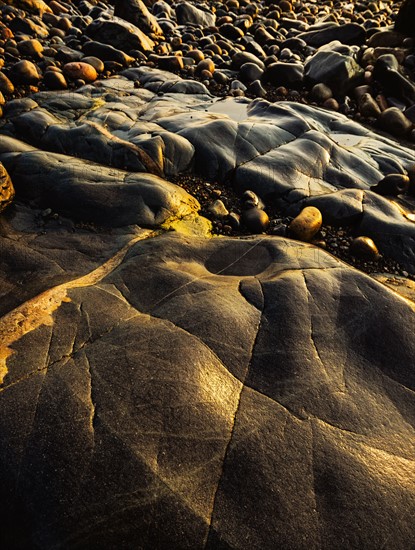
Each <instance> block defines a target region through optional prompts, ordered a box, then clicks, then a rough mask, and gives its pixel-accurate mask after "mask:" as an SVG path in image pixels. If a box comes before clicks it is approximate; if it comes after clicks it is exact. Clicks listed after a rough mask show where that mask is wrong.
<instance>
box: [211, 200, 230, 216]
mask: <svg viewBox="0 0 415 550" xmlns="http://www.w3.org/2000/svg"><path fill="white" fill-rule="evenodd" d="M208 210H209V212H210V213H211V214H213V215H214V216H215V218H225V217H226V216H227V215H228V214H229V211H228V210H227V208H226V206H225V205H224V204H223V201H221V200H220V199H217V200H215V201H213V202H212V203H211V204H210V205H209V207H208Z"/></svg>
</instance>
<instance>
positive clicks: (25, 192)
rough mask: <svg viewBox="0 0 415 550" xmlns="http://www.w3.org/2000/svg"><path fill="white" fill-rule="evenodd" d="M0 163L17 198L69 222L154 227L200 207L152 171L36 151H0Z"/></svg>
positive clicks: (192, 199)
mask: <svg viewBox="0 0 415 550" xmlns="http://www.w3.org/2000/svg"><path fill="white" fill-rule="evenodd" d="M81 145H82V144H80V146H81ZM13 147H15V145H14V143H13ZM0 161H1V162H3V163H4V165H5V167H6V169H7V170H8V172H9V174H10V177H11V178H12V181H13V184H14V187H15V189H16V192H17V193H18V195H19V197H20V199H21V200H31V201H33V204H37V205H38V206H39V207H40V208H45V207H50V208H52V209H53V210H54V211H55V212H58V213H60V214H62V215H65V216H68V217H70V218H72V219H74V220H79V221H84V222H93V223H97V224H99V225H102V226H106V227H120V226H124V225H130V224H138V225H141V226H145V227H159V226H160V225H161V224H163V223H164V222H166V221H167V220H169V219H177V218H181V217H183V216H186V215H190V214H194V213H195V212H196V211H197V210H199V209H200V205H199V204H198V202H197V201H196V200H195V199H194V198H193V197H191V196H190V195H188V193H186V192H185V191H184V190H183V189H181V188H180V187H177V186H176V185H173V184H172V183H169V182H167V181H165V180H164V179H162V178H159V177H157V176H154V175H152V174H145V173H142V172H141V173H134V172H125V171H123V170H117V169H115V168H110V167H105V166H104V165H100V164H94V163H92V162H88V161H84V160H81V159H76V158H74V157H68V156H65V155H61V154H56V153H49V152H48V153H43V152H41V151H36V150H29V151H24V152H16V153H15V154H13V153H12V154H10V152H8V153H5V154H2V153H1V152H0Z"/></svg>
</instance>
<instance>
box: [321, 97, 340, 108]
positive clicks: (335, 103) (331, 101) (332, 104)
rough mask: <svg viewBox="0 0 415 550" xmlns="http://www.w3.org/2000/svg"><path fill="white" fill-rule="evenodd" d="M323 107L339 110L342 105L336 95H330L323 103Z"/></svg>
mask: <svg viewBox="0 0 415 550" xmlns="http://www.w3.org/2000/svg"><path fill="white" fill-rule="evenodd" d="M323 107H324V108H325V109H329V110H330V111H338V110H339V108H340V106H339V103H338V101H337V100H336V99H334V97H330V98H329V99H326V101H324V103H323Z"/></svg>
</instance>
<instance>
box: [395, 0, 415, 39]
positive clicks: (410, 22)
mask: <svg viewBox="0 0 415 550" xmlns="http://www.w3.org/2000/svg"><path fill="white" fill-rule="evenodd" d="M414 21H415V0H403V2H402V4H401V6H400V8H399V11H398V15H397V17H396V20H395V31H397V32H399V33H401V34H403V35H405V36H414V37H415V27H414Z"/></svg>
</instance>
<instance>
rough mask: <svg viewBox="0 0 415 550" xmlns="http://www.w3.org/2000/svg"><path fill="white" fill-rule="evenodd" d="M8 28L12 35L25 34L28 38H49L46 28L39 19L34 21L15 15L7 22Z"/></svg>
mask: <svg viewBox="0 0 415 550" xmlns="http://www.w3.org/2000/svg"><path fill="white" fill-rule="evenodd" d="M9 28H10V29H11V31H13V33H14V34H20V33H21V34H25V35H28V36H38V37H39V38H47V37H48V36H49V29H48V27H47V26H46V25H45V24H44V23H43V22H42V21H41V20H40V19H39V18H37V19H36V22H35V21H34V18H33V17H31V18H29V17H23V16H20V15H17V16H16V17H14V18H13V19H12V20H11V21H10V22H9Z"/></svg>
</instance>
